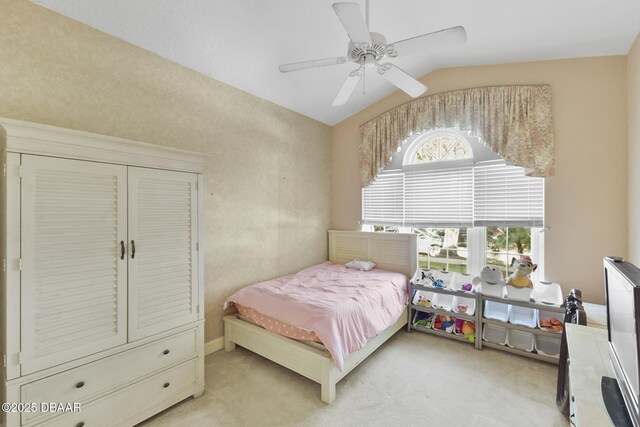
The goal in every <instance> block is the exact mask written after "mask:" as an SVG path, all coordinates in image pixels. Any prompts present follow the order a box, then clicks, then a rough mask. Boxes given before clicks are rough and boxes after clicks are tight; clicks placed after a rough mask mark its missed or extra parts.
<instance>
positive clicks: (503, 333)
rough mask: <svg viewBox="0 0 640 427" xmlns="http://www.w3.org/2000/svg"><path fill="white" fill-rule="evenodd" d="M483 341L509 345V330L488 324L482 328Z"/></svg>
mask: <svg viewBox="0 0 640 427" xmlns="http://www.w3.org/2000/svg"><path fill="white" fill-rule="evenodd" d="M482 339H483V340H484V341H488V342H492V343H495V344H500V345H505V344H506V343H507V328H505V327H504V326H497V325H491V324H488V323H487V324H485V325H483V326H482Z"/></svg>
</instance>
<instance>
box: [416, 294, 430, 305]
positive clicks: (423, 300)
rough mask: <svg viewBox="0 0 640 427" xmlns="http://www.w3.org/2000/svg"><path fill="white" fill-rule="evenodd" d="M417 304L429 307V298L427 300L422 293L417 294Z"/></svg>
mask: <svg viewBox="0 0 640 427" xmlns="http://www.w3.org/2000/svg"><path fill="white" fill-rule="evenodd" d="M418 305H421V306H423V307H431V300H428V299H427V298H426V297H424V296H422V295H418Z"/></svg>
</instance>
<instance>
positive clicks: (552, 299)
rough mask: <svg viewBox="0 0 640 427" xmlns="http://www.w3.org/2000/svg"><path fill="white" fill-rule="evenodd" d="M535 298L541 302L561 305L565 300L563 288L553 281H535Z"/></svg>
mask: <svg viewBox="0 0 640 427" xmlns="http://www.w3.org/2000/svg"><path fill="white" fill-rule="evenodd" d="M533 299H534V300H535V301H536V302H537V303H540V304H549V305H555V306H560V305H562V303H563V302H564V298H563V296H562V288H560V285H559V284H557V283H553V282H544V281H540V282H533Z"/></svg>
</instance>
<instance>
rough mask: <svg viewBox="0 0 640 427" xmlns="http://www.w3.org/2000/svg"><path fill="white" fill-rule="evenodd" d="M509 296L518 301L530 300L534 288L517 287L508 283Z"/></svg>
mask: <svg viewBox="0 0 640 427" xmlns="http://www.w3.org/2000/svg"><path fill="white" fill-rule="evenodd" d="M506 288H507V298H509V299H514V300H517V301H526V302H530V301H531V297H532V296H533V289H531V288H517V287H515V286H511V285H507V286H506Z"/></svg>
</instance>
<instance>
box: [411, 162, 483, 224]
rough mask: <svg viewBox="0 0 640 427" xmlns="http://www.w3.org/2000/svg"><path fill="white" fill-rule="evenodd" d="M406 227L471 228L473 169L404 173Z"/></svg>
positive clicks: (465, 167)
mask: <svg viewBox="0 0 640 427" xmlns="http://www.w3.org/2000/svg"><path fill="white" fill-rule="evenodd" d="M404 198H405V203H404V207H405V219H404V220H405V223H404V225H405V226H411V227H440V228H442V227H471V226H472V225H473V169H472V167H471V166H464V167H457V168H448V169H431V170H421V171H416V172H407V173H405V184H404Z"/></svg>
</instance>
